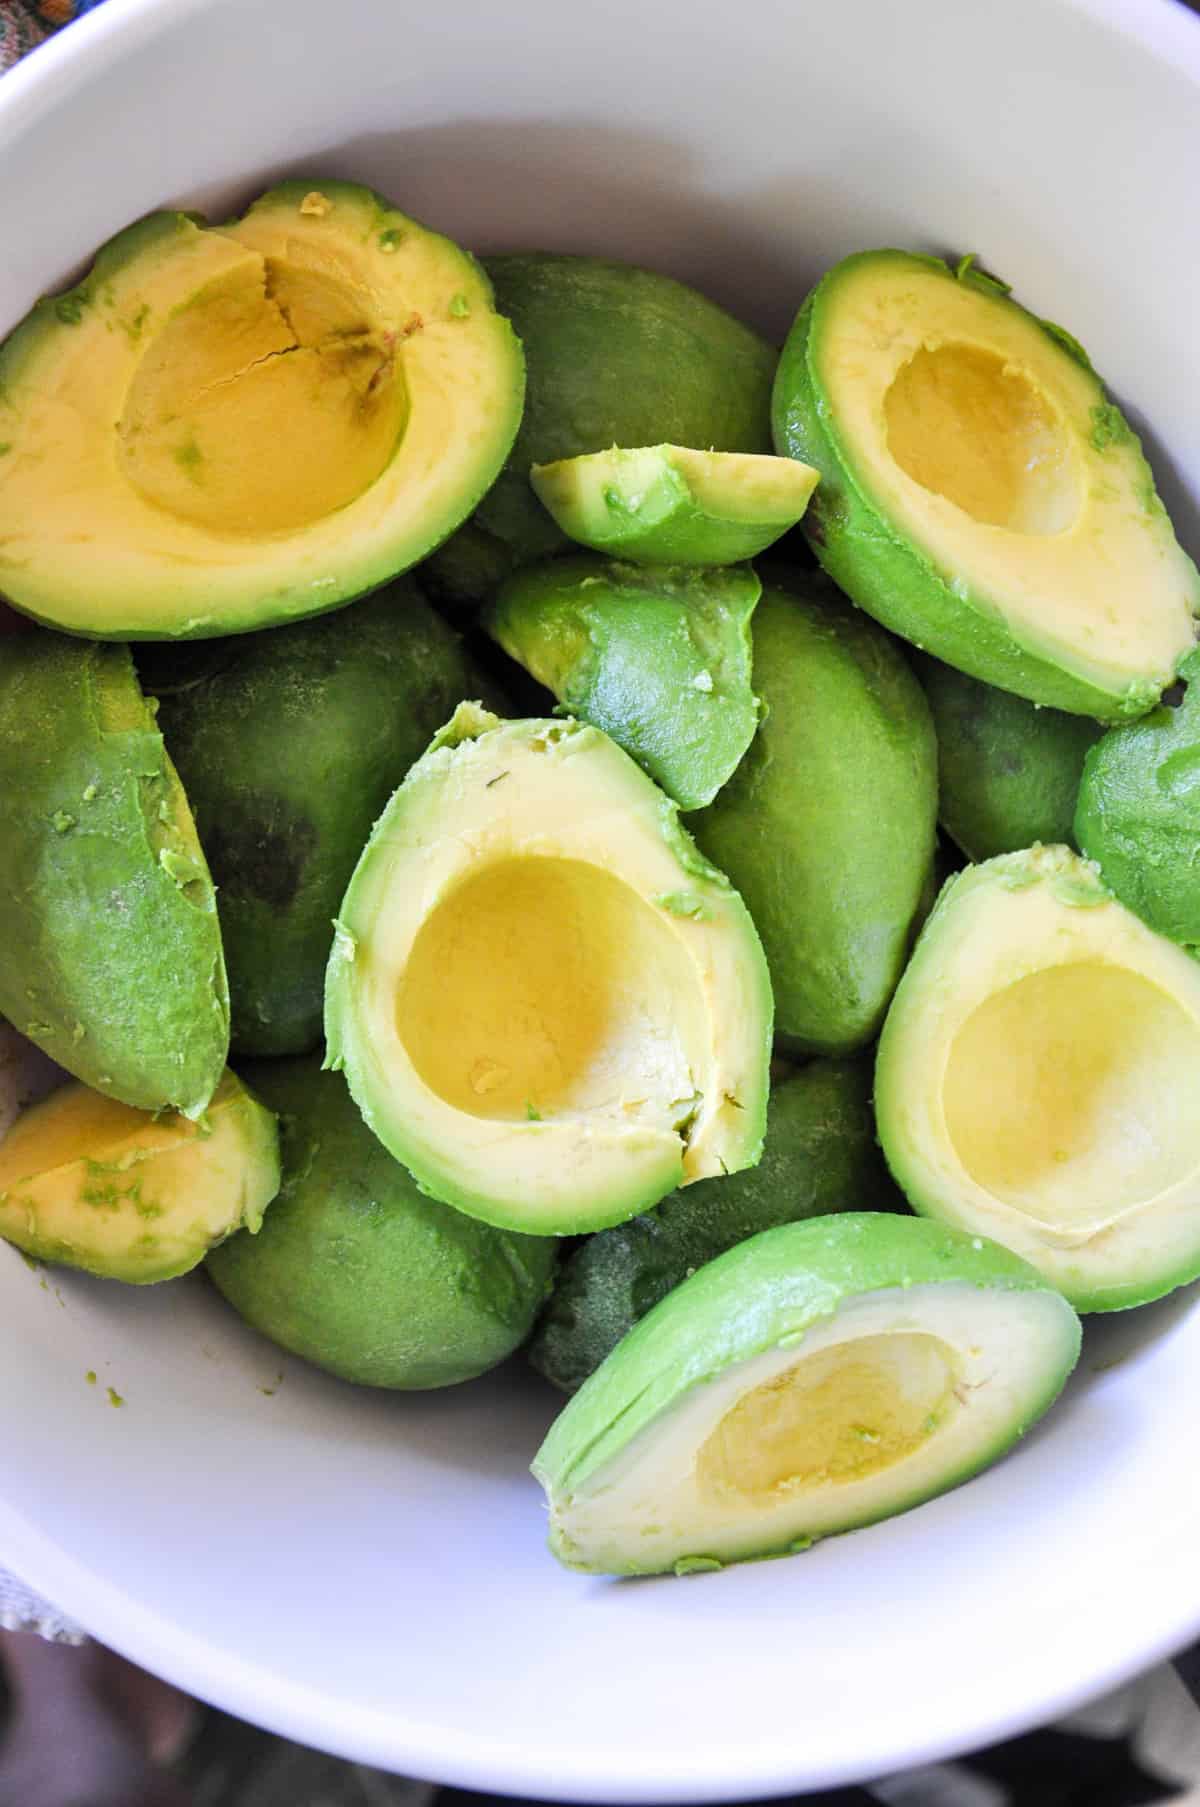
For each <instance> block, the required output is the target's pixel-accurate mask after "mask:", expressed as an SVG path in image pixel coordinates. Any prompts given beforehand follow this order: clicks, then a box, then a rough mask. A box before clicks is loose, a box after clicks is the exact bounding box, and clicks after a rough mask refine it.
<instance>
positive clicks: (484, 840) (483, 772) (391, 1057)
mask: <svg viewBox="0 0 1200 1807" xmlns="http://www.w3.org/2000/svg"><path fill="white" fill-rule="evenodd" d="M325 1032H326V1040H327V1044H328V1055H327V1064H329V1065H330V1066H334V1067H341V1068H344V1070H345V1073H346V1078H347V1080H348V1082H349V1085H350V1090H351V1092H352V1093H353V1094H354V1097H355V1100H356V1102H357V1103H358V1106H359V1109H360V1110H361V1111H362V1113H363V1116H364V1117H365V1118H366V1121H367V1123H368V1124H369V1125H370V1127H371V1128H372V1129H373V1130H374V1132H375V1134H376V1135H377V1136H378V1137H379V1139H380V1141H382V1142H383V1144H384V1146H385V1147H386V1148H388V1149H389V1150H390V1151H391V1153H392V1154H393V1155H394V1156H395V1157H396V1159H397V1160H399V1161H403V1163H404V1165H405V1166H406V1167H407V1168H408V1169H409V1171H410V1172H411V1173H412V1174H413V1176H414V1177H415V1179H416V1180H417V1183H418V1184H419V1185H420V1187H421V1189H422V1190H423V1191H425V1192H428V1193H429V1194H430V1195H431V1196H432V1197H434V1198H439V1199H441V1200H442V1201H443V1202H444V1203H446V1204H449V1205H454V1206H455V1207H457V1208H458V1209H459V1210H462V1211H466V1212H467V1213H468V1214H469V1215H470V1216H472V1217H479V1218H482V1219H483V1220H484V1222H486V1223H494V1224H497V1225H499V1226H500V1227H501V1228H502V1229H516V1230H528V1231H532V1232H534V1233H536V1234H539V1235H556V1234H570V1233H572V1232H574V1231H579V1230H592V1229H599V1228H602V1227H603V1226H604V1225H607V1224H612V1223H619V1222H621V1220H622V1219H624V1218H626V1217H632V1216H633V1215H634V1213H635V1212H637V1211H643V1210H645V1209H646V1208H647V1207H648V1206H650V1205H653V1204H657V1202H658V1200H659V1199H660V1198H663V1197H664V1196H665V1195H666V1194H667V1193H668V1192H670V1191H672V1190H673V1189H674V1188H675V1187H676V1186H678V1185H681V1184H684V1183H687V1182H689V1181H691V1180H697V1179H703V1178H704V1177H706V1176H707V1175H709V1174H713V1173H720V1172H733V1171H735V1170H736V1169H737V1168H739V1167H747V1166H752V1165H753V1164H754V1162H755V1161H757V1160H758V1158H759V1155H760V1153H761V1151H762V1139H763V1129H764V1125H765V1117H766V1097H767V1088H768V1078H769V1057H770V1039H771V991H770V982H769V980H768V977H767V968H766V961H765V960H764V958H763V952H762V947H761V945H760V943H759V940H758V936H757V935H756V934H755V931H754V925H753V923H752V922H751V920H750V917H749V914H748V912H747V910H746V907H745V905H744V904H743V903H742V900H741V898H740V897H739V896H738V895H737V893H736V892H735V891H734V890H733V889H732V887H731V886H730V885H729V883H728V881H727V880H726V879H725V878H724V877H723V876H722V875H721V874H720V873H719V872H717V871H715V870H714V869H713V867H711V866H710V865H709V864H708V862H707V861H706V860H704V859H703V858H701V856H700V854H699V853H697V851H696V848H695V846H694V844H693V842H692V840H691V838H690V836H689V835H688V834H686V832H685V831H684V830H683V828H682V827H681V826H680V824H679V819H678V812H677V810H676V806H675V805H674V804H673V803H672V802H671V801H670V800H669V799H668V798H667V797H665V796H664V795H663V794H662V792H661V791H659V790H658V789H657V788H656V787H655V786H654V785H653V784H652V783H651V781H650V780H649V778H647V777H646V775H645V773H644V772H642V771H640V770H639V769H638V767H637V766H636V765H635V764H634V762H633V760H632V759H630V757H629V755H628V754H627V753H623V752H622V751H621V749H620V747H618V746H617V744H616V742H615V741H612V740H610V739H609V738H608V737H607V735H605V734H602V733H600V731H599V730H598V729H596V728H591V727H587V726H585V725H584V724H583V723H580V722H577V721H572V720H562V721H559V720H533V721H517V722H502V721H500V720H499V719H498V718H497V717H496V716H494V715H490V714H489V713H488V712H487V711H486V710H481V709H480V708H478V706H476V705H472V704H464V705H462V706H460V708H459V709H458V710H457V711H456V712H455V715H454V717H453V719H452V720H451V722H450V723H449V725H448V726H447V727H446V728H445V729H444V730H443V731H442V733H441V734H439V735H438V736H437V737H436V739H435V740H434V742H433V745H432V747H431V748H430V750H429V752H428V753H427V754H426V755H425V756H424V758H422V759H420V760H418V762H417V764H416V765H415V766H414V767H413V768H412V770H411V771H410V772H409V774H408V776H407V778H406V779H405V780H404V783H403V784H402V785H401V786H400V788H399V790H398V791H397V792H396V794H395V796H394V797H393V798H392V800H391V802H390V803H389V804H388V806H387V808H386V809H385V810H384V812H383V814H382V816H381V817H380V819H379V821H378V822H377V823H376V826H375V829H374V832H373V834H372V836H371V839H370V841H369V842H368V843H367V846H366V848H365V850H364V852H363V856H362V858H361V860H360V861H359V863H358V866H357V868H356V870H355V873H354V877H353V878H352V879H351V881H350V885H349V888H348V889H347V892H346V897H345V901H344V903H343V905H342V908H341V912H340V918H339V921H338V925H337V933H336V937H335V940H334V946H333V952H332V953H331V955H330V959H329V973H328V978H327V981H326V995H325Z"/></svg>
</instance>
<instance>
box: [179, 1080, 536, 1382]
mask: <svg viewBox="0 0 1200 1807" xmlns="http://www.w3.org/2000/svg"><path fill="white" fill-rule="evenodd" d="M249 1072H250V1077H251V1080H252V1083H253V1084H254V1085H255V1087H256V1088H257V1089H258V1090H259V1091H260V1092H261V1093H262V1095H263V1097H264V1098H266V1099H267V1101H268V1103H270V1104H271V1106H272V1107H273V1108H274V1109H275V1110H277V1111H278V1112H279V1114H280V1122H281V1127H282V1147H283V1184H282V1187H281V1190H280V1194H279V1197H278V1199H277V1200H276V1202H275V1204H274V1205H273V1206H272V1208H271V1212H270V1214H269V1215H268V1217H267V1221H266V1223H265V1224H264V1225H263V1228H262V1230H261V1231H260V1232H259V1234H258V1235H257V1236H255V1237H249V1236H235V1237H233V1238H232V1239H231V1240H230V1241H228V1242H226V1243H223V1244H222V1246H221V1247H220V1248H219V1249H217V1250H215V1251H214V1253H213V1254H212V1255H211V1256H210V1257H209V1261H208V1273H209V1275H210V1277H211V1279H212V1280H213V1281H214V1282H215V1284H216V1285H217V1287H218V1288H219V1289H220V1291H221V1292H222V1293H223V1294H224V1296H225V1298H226V1299H228V1301H229V1303H230V1304H231V1305H232V1306H233V1307H234V1309H235V1310H236V1311H237V1312H239V1313H240V1315H241V1316H242V1317H243V1318H245V1320H246V1322H247V1323H248V1324H252V1325H253V1326H254V1328H255V1329H256V1330H259V1331H261V1332H262V1333H263V1335H264V1336H268V1337H270V1338H271V1340H272V1341H273V1342H276V1343H278V1344H279V1345H280V1346H281V1347H282V1348H284V1349H287V1350H290V1351H291V1352H292V1353H293V1354H295V1355H302V1356H304V1358H305V1359H306V1360H308V1361H311V1362H315V1363H316V1365H317V1366H318V1367H321V1368H325V1369H327V1370H328V1371H329V1372H330V1373H331V1374H337V1375H340V1376H341V1378H342V1379H343V1380H349V1381H355V1382H357V1383H358V1384H360V1385H363V1386H372V1387H393V1388H399V1389H403V1390H406V1391H411V1390H414V1389H424V1388H427V1387H446V1386H453V1385H455V1384H456V1383H457V1382H459V1381H464V1380H470V1379H472V1378H473V1376H475V1375H477V1374H482V1373H484V1372H485V1370H487V1369H488V1368H492V1367H495V1365H496V1363H497V1362H501V1361H503V1360H504V1359H505V1357H506V1356H508V1355H510V1354H511V1353H512V1351H513V1350H514V1349H515V1348H516V1347H517V1345H518V1344H519V1343H520V1342H522V1341H523V1340H524V1338H525V1336H526V1335H527V1334H528V1331H529V1327H530V1325H531V1324H532V1322H533V1318H534V1315H535V1313H536V1311H537V1309H538V1307H539V1305H540V1304H541V1302H542V1299H543V1298H544V1296H545V1293H546V1289H547V1287H548V1285H549V1282H550V1275H551V1272H552V1270H553V1266H554V1260H555V1255H556V1250H557V1245H556V1244H555V1243H554V1241H553V1240H551V1239H548V1238H541V1237H534V1236H518V1235H514V1234H513V1233H512V1232H510V1231H506V1230H494V1229H491V1228H490V1227H489V1226H488V1225H486V1224H481V1223H478V1222H476V1221H475V1220H474V1219H473V1218H470V1217H465V1216H463V1215H462V1214H461V1213H460V1212H458V1211H452V1210H451V1209H450V1208H449V1207H448V1206H446V1205H440V1204H437V1203H436V1202H435V1201H434V1200H433V1199H430V1198H427V1197H426V1196H425V1195H424V1194H423V1193H422V1192H421V1191H420V1190H419V1189H418V1187H417V1185H416V1184H415V1182H414V1181H413V1179H412V1178H411V1177H410V1176H409V1174H408V1173H406V1172H405V1170H404V1168H403V1167H401V1166H400V1165H399V1163H398V1162H396V1161H394V1160H393V1159H392V1157H391V1155H389V1154H388V1152H387V1150H386V1149H385V1148H384V1146H383V1144H382V1143H381V1142H380V1141H379V1140H378V1138H377V1137H375V1136H373V1135H372V1134H371V1131H370V1130H369V1129H368V1128H367V1126H366V1124H365V1123H364V1122H363V1120H362V1117H361V1116H360V1115H359V1112H358V1110H357V1108H356V1107H355V1104H354V1100H353V1099H352V1098H351V1097H350V1095H349V1093H348V1092H347V1090H346V1087H345V1084H344V1083H343V1081H342V1080H341V1078H340V1077H339V1076H338V1075H337V1074H336V1073H322V1072H321V1070H320V1065H319V1062H318V1061H317V1059H316V1058H315V1057H310V1058H309V1059H304V1060H290V1061H277V1062H260V1063H256V1064H255V1065H254V1066H253V1067H251V1068H250V1069H249Z"/></svg>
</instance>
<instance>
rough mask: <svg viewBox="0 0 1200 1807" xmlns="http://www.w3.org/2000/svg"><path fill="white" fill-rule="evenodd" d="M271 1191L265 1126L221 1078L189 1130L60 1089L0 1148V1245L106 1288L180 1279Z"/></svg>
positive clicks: (178, 1122) (254, 1224) (248, 1098)
mask: <svg viewBox="0 0 1200 1807" xmlns="http://www.w3.org/2000/svg"><path fill="white" fill-rule="evenodd" d="M278 1189H279V1143H278V1136H277V1133H276V1127H275V1118H274V1117H273V1116H272V1114H271V1112H270V1111H269V1110H267V1108H266V1106H265V1105H263V1104H260V1102H259V1101H258V1099H257V1098H255V1096H254V1095H253V1093H251V1092H249V1091H248V1090H247V1089H246V1087H245V1086H244V1085H243V1084H242V1083H241V1081H240V1080H239V1079H238V1077H237V1075H236V1074H234V1073H231V1072H228V1071H227V1072H226V1073H225V1075H224V1077H223V1079H222V1080H221V1083H220V1085H219V1086H218V1087H217V1089H216V1091H215V1092H214V1093H213V1096H212V1099H211V1101H210V1103H209V1106H208V1109H207V1111H206V1112H205V1113H204V1117H203V1119H202V1120H201V1121H200V1122H199V1123H193V1122H190V1121H189V1120H188V1118H186V1117H181V1116H179V1115H178V1113H176V1112H174V1111H165V1112H159V1113H154V1114H152V1113H150V1112H149V1111H135V1110H131V1109H130V1107H129V1106H128V1105H126V1104H118V1103H116V1102H115V1100H113V1099H111V1098H103V1097H101V1096H100V1094H99V1093H98V1092H93V1091H89V1089H88V1088H87V1086H83V1085H74V1084H72V1085H66V1086H63V1087H62V1088H61V1089H60V1090H58V1091H56V1092H52V1093H51V1095H50V1096H49V1097H48V1098H46V1099H44V1100H43V1102H42V1103H40V1104H35V1105H32V1106H31V1107H30V1108H29V1109H28V1110H27V1111H26V1112H25V1113H24V1114H23V1115H22V1116H21V1117H19V1118H18V1119H17V1122H16V1123H15V1125H14V1126H13V1128H12V1129H11V1130H9V1132H8V1134H7V1136H5V1137H4V1140H3V1141H2V1142H0V1236H2V1237H4V1238H5V1240H6V1241H8V1242H12V1243H15V1244H16V1246H17V1247H18V1248H20V1249H24V1250H25V1252H26V1253H27V1254H29V1255H34V1256H37V1257H40V1258H41V1259H42V1260H44V1261H57V1262H63V1263H64V1264H66V1265H67V1266H70V1267H80V1268H85V1269H86V1270H87V1271H88V1273H92V1274H99V1275H101V1276H102V1277H104V1278H105V1279H109V1280H125V1281H132V1282H134V1283H138V1284H144V1283H146V1282H148V1281H152V1280H170V1279H173V1278H174V1277H175V1276H176V1275H177V1274H186V1273H187V1272H188V1270H189V1268H193V1267H195V1266H196V1263H197V1262H198V1261H202V1260H203V1258H204V1256H205V1255H206V1254H207V1253H208V1251H209V1250H210V1249H211V1248H212V1247H213V1245H214V1244H215V1243H219V1242H222V1241H223V1240H224V1239H225V1237H226V1236H229V1235H232V1233H233V1232H234V1231H235V1230H240V1229H243V1228H244V1229H246V1230H247V1231H249V1232H251V1233H252V1232H254V1231H256V1230H257V1229H258V1228H259V1225H260V1224H261V1223H262V1218H263V1212H264V1211H265V1209H266V1207H267V1206H268V1205H269V1204H270V1202H271V1200H272V1199H273V1198H274V1196H275V1194H276V1192H277V1191H278Z"/></svg>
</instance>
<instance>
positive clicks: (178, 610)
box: [0, 181, 524, 640]
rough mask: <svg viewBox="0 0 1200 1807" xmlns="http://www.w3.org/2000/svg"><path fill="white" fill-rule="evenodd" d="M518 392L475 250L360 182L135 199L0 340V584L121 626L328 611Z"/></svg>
mask: <svg viewBox="0 0 1200 1807" xmlns="http://www.w3.org/2000/svg"><path fill="white" fill-rule="evenodd" d="M523 395H524V364H523V360H522V356H521V348H520V344H519V342H518V341H517V338H516V336H515V334H514V333H513V331H512V328H511V327H510V326H509V324H508V322H507V321H506V320H503V319H501V318H500V316H499V315H498V314H497V313H496V310H495V308H494V306H493V304H492V292H491V285H490V284H489V282H488V280H487V278H486V276H485V275H484V274H483V271H482V270H481V269H480V267H479V265H478V264H477V263H476V262H475V261H474V259H473V258H472V257H470V256H469V255H468V254H467V253H466V252H465V251H462V250H460V249H459V248H458V246H457V245H454V244H451V242H450V240H449V239H446V238H442V237H440V236H439V235H438V234H437V233H434V232H430V231H428V230H427V229H426V228H425V227H423V226H421V225H418V223H417V222H416V221H415V220H411V219H409V218H407V217H406V216H405V215H404V214H402V213H398V212H397V211H396V210H395V208H393V207H392V206H391V204H390V203H389V202H387V201H385V200H384V199H383V198H382V197H381V196H379V195H377V194H374V193H373V192H372V191H371V190H370V189H368V188H361V187H358V186H356V185H355V184H353V183H349V182H325V183H321V184H320V185H319V186H318V185H316V184H314V183H313V182H311V181H309V182H284V183H282V184H281V185H280V186H279V187H277V188H273V189H271V190H270V191H269V193H267V194H265V195H263V196H262V197H261V198H260V199H259V200H257V201H256V202H255V203H254V205H253V206H252V207H251V208H250V209H249V211H248V212H247V213H246V214H245V215H243V217H242V218H241V219H237V220H232V221H229V222H228V223H226V224H223V225H220V226H214V227H206V226H205V225H204V224H203V223H202V222H200V221H199V220H198V218H197V216H195V215H191V214H183V213H157V214H153V215H151V216H150V217H149V218H148V219H145V220H142V221H140V222H139V223H138V224H137V225H134V226H131V227H129V229H128V230H127V231H125V232H122V233H121V234H120V235H119V236H118V237H117V238H115V239H113V240H112V241H111V242H110V243H109V244H107V245H105V246H104V247H103V249H102V250H101V251H100V252H99V253H98V254H97V257H96V261H95V263H94V265H93V266H92V268H91V269H90V270H89V271H88V273H87V275H86V276H85V277H84V278H83V280H82V281H81V282H80V283H79V284H77V285H76V287H75V288H73V289H71V290H69V291H68V292H67V293H66V294H65V295H58V296H50V297H49V298H47V299H46V300H44V301H40V302H39V303H38V304H37V306H36V307H35V308H34V309H33V311H32V313H31V314H30V315H29V316H28V318H27V319H26V320H25V321H24V322H23V323H22V324H21V325H20V326H18V327H17V329H16V331H15V332H14V333H12V334H11V336H10V337H9V338H8V339H7V340H6V341H5V343H4V344H3V346H0V440H2V441H4V442H5V443H6V445H7V446H8V448H9V450H8V453H7V456H6V457H5V459H4V473H5V474H4V481H3V483H2V484H0V592H2V593H3V594H4V595H5V596H7V598H8V600H9V601H10V602H11V603H12V604H13V605H14V606H15V607H16V608H19V609H21V610H22V611H23V612H25V613H26V614H30V615H34V616H36V617H38V618H39V619H41V620H43V621H48V622H50V623H52V624H53V625H55V626H58V627H63V628H66V629H68V630H69V631H71V632H73V633H80V634H88V635H92V636H94V637H97V638H118V639H128V640H141V639H155V638H190V637H199V638H203V637H207V636H212V635H222V634H232V633H242V632H245V631H246V630H247V629H250V628H256V627H266V626H269V625H271V624H273V623H276V622H282V621H288V620H293V619H295V618H297V617H299V616H304V615H315V614H320V613H322V612H323V611H324V610H326V609H332V608H336V607H337V606H338V605H339V604H341V603H344V602H348V601H350V600H351V599H352V598H353V597H355V596H358V595H361V594H362V593H363V592H365V591H367V590H372V589H374V588H376V586H377V585H379V584H381V583H383V582H385V581H386V580H387V579H388V578H390V577H393V576H395V575H396V574H397V573H398V572H400V571H403V570H406V569H407V568H408V567H409V566H410V565H413V564H415V563H416V562H417V561H418V560H419V559H421V558H423V557H424V556H425V555H426V553H428V552H431V551H432V550H433V548H434V547H435V546H437V545H439V544H440V542H441V541H442V540H444V539H445V538H446V536H447V535H448V534H449V533H451V532H452V531H453V529H454V528H456V527H457V526H458V525H459V523H460V522H461V521H463V520H465V519H466V517H467V516H468V515H469V514H470V512H471V510H472V509H473V508H474V507H475V505H476V503H477V502H478V501H479V500H480V498H481V497H482V496H483V494H484V493H485V491H486V490H487V488H488V487H489V485H490V484H491V482H492V480H493V478H494V477H495V475H496V473H497V472H498V471H499V469H500V467H501V465H502V464H503V462H504V459H505V456H506V454H507V452H508V449H509V446H510V445H511V443H512V439H513V435H514V434H515V433H516V430H517V426H518V423H519V421H520V418H521V407H522V400H523Z"/></svg>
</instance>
